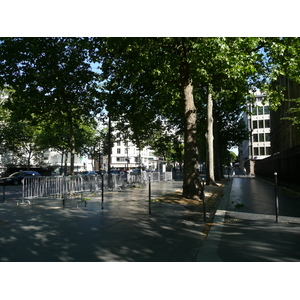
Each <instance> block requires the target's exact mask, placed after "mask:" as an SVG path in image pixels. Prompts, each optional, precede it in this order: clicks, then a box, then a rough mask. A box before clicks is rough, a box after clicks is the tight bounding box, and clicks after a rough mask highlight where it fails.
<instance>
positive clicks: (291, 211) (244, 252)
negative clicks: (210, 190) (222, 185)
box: [197, 177, 300, 262]
mask: <svg viewBox="0 0 300 300" xmlns="http://www.w3.org/2000/svg"><path fill="white" fill-rule="evenodd" d="M278 192H279V196H278V198H279V219H278V223H276V217H275V188H274V184H272V183H269V182H266V181H263V180H260V179H257V178H250V177H235V178H232V179H231V185H230V186H228V187H227V189H226V192H225V197H223V199H222V202H221V206H220V207H219V209H218V210H217V213H216V217H215V219H214V225H213V226H212V229H211V231H210V232H209V235H208V237H207V239H206V240H205V242H204V243H203V246H202V247H201V248H200V251H199V254H198V256H197V261H211V262H216V261H219V262H220V261H224V262H250V261H251V262H266V261H273V262H275V261H281V262H293V261H300V197H299V194H295V193H291V192H289V191H287V190H285V189H283V188H279V189H278Z"/></svg>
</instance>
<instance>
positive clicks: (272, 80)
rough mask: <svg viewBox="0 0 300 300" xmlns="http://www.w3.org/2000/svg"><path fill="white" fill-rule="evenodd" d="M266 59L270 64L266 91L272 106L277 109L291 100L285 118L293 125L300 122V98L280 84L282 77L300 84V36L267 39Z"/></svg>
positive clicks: (297, 124)
mask: <svg viewBox="0 0 300 300" xmlns="http://www.w3.org/2000/svg"><path fill="white" fill-rule="evenodd" d="M264 53H265V60H266V63H267V64H268V66H269V73H268V81H267V84H266V85H265V89H264V91H265V92H266V93H267V97H266V99H267V100H268V101H269V105H270V108H271V109H272V110H277V109H278V107H279V106H280V105H281V104H282V103H283V101H290V103H291V105H290V106H291V107H290V109H288V111H287V113H288V114H289V116H287V117H285V118H284V119H287V120H290V121H291V123H292V125H295V126H297V127H298V126H299V124H300V98H292V97H291V96H290V91H287V90H286V89H285V88H284V87H283V86H281V85H280V83H279V79H280V77H285V78H288V79H289V80H292V81H293V82H295V83H296V84H298V85H300V79H299V78H300V76H299V75H300V71H299V68H300V59H299V55H300V38H299V37H282V38H279V37H273V38H268V39H267V40H266V44H265V48H264Z"/></svg>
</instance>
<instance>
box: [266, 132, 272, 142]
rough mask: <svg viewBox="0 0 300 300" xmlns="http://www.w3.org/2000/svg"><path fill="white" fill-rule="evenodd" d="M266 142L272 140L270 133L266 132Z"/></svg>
mask: <svg viewBox="0 0 300 300" xmlns="http://www.w3.org/2000/svg"><path fill="white" fill-rule="evenodd" d="M265 139H266V142H270V140H271V137H270V133H266V138H265Z"/></svg>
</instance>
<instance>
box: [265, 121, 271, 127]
mask: <svg viewBox="0 0 300 300" xmlns="http://www.w3.org/2000/svg"><path fill="white" fill-rule="evenodd" d="M265 128H270V120H265Z"/></svg>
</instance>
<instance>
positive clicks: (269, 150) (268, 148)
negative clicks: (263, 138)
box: [266, 147, 271, 155]
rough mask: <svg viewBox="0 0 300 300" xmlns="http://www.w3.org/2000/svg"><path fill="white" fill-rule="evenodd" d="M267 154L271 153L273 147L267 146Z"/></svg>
mask: <svg viewBox="0 0 300 300" xmlns="http://www.w3.org/2000/svg"><path fill="white" fill-rule="evenodd" d="M266 155H271V148H270V147H266Z"/></svg>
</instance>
